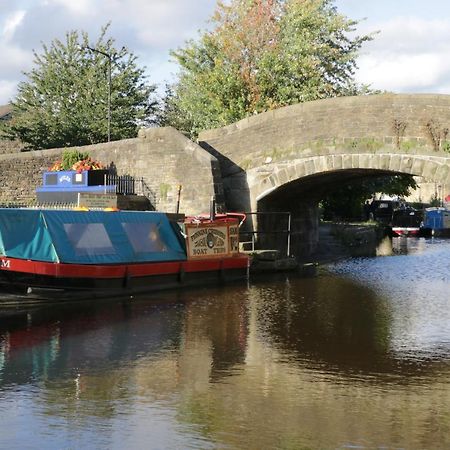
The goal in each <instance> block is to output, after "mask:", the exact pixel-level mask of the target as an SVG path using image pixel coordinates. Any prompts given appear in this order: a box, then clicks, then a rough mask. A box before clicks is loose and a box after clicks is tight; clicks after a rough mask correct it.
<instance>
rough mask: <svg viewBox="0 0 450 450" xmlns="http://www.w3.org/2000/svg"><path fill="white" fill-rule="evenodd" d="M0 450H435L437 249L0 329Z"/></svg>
mask: <svg viewBox="0 0 450 450" xmlns="http://www.w3.org/2000/svg"><path fill="white" fill-rule="evenodd" d="M0 448H2V449H3V448H5V449H15V448H17V449H25V448H26V449H34V448H39V449H41V448H45V449H63V448H64V449H66V448H67V449H78V448H83V449H91V448H95V449H124V448H129V449H141V448H142V449H255V450H256V449H287V450H292V449H355V448H357V449H359V448H362V449H366V448H367V449H368V448H371V449H372V448H390V449H391V448H395V449H397V448H399V449H400V448H401V449H448V448H450V241H445V240H441V241H440V240H438V239H435V240H424V239H418V240H413V239H407V240H406V239H405V240H403V241H395V242H394V254H393V255H392V256H384V257H377V258H360V259H351V260H348V261H342V262H337V263H333V264H330V265H329V266H327V267H326V268H322V269H321V270H320V271H319V273H318V275H317V276H316V277H311V278H300V277H296V276H292V275H291V276H286V275H281V276H278V277H266V278H265V279H261V280H252V281H251V282H250V283H249V284H235V285H231V286H226V287H221V288H208V289H195V290H186V291H184V292H176V293H175V292H166V293H163V294H158V295H153V296H152V297H146V298H135V299H132V300H127V301H117V302H114V303H112V302H103V303H100V304H91V303H83V304H81V305H75V304H74V305H66V306H58V307H57V306H53V307H50V306H48V307H41V308H38V309H35V310H32V311H28V312H17V313H16V314H14V315H10V316H8V317H6V316H5V315H3V316H2V317H1V318H0Z"/></svg>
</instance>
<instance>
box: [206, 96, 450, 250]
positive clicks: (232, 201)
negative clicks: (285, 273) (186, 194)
mask: <svg viewBox="0 0 450 450" xmlns="http://www.w3.org/2000/svg"><path fill="white" fill-rule="evenodd" d="M449 128H450V96H444V95H379V96H365V97H345V98H336V99H327V100H320V101H315V102H309V103H306V104H298V105H294V106H289V107H285V108H281V109H278V110H275V111H270V112H267V113H263V114H260V115H258V116H254V117H250V118H247V119H244V120H242V121H240V122H238V123H236V124H233V125H229V126H227V127H224V128H221V129H217V130H210V131H207V132H203V133H202V134H201V135H200V144H201V145H202V147H204V148H206V149H208V150H209V151H210V152H211V153H212V154H214V155H215V156H216V157H217V158H218V159H219V161H220V163H221V170H222V177H223V183H224V192H225V199H226V203H227V206H228V208H230V209H238V210H242V209H243V210H253V211H257V210H264V211H291V212H292V215H293V222H292V226H293V231H294V235H293V240H292V245H293V248H294V253H295V254H299V253H308V252H310V251H311V250H313V249H314V247H315V243H316V241H317V203H318V201H319V200H320V199H321V197H322V196H323V195H324V194H326V193H327V192H329V191H330V190H332V189H333V187H334V186H336V185H342V184H343V183H346V182H348V181H349V180H352V179H357V178H362V177H373V176H380V175H385V174H397V173H407V174H413V175H418V176H422V177H424V178H425V179H427V180H430V181H436V182H439V183H440V184H442V185H444V186H445V185H447V188H446V190H447V191H449V192H450V153H449V152H450V136H448V134H449ZM447 139H448V140H447ZM275 225H276V224H272V226H275ZM305 244H306V245H305Z"/></svg>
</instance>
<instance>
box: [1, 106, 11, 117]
mask: <svg viewBox="0 0 450 450" xmlns="http://www.w3.org/2000/svg"><path fill="white" fill-rule="evenodd" d="M11 113H12V106H11V105H0V120H6V119H8V118H9V116H10V115H11Z"/></svg>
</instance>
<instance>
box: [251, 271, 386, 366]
mask: <svg viewBox="0 0 450 450" xmlns="http://www.w3.org/2000/svg"><path fill="white" fill-rule="evenodd" d="M277 289H279V292H273V291H272V290H269V291H268V292H265V290H262V295H261V296H260V299H259V300H257V310H258V323H259V324H260V327H261V332H263V333H264V335H266V336H267V337H268V338H269V339H270V340H272V341H273V342H274V343H276V344H277V346H281V347H282V348H284V349H285V350H288V351H292V352H295V353H296V354H298V355H299V356H300V355H303V356H305V355H311V354H314V355H316V356H317V357H319V358H320V359H324V360H326V361H328V362H330V363H333V364H345V365H347V364H350V365H353V366H361V365H364V364H365V363H366V362H367V363H369V362H373V361H374V359H380V358H384V357H386V356H387V353H388V350H389V326H390V317H389V314H388V310H387V307H386V304H385V302H384V301H383V299H382V298H380V297H378V296H377V295H376V294H375V293H374V292H373V291H370V290H369V289H366V288H364V287H362V286H358V285H355V284H353V283H351V282H349V281H345V280H342V279H339V278H332V277H327V278H325V277H319V278H308V279H302V280H295V279H293V280H291V282H290V283H287V284H286V285H284V286H282V285H281V286H278V287H277ZM264 292H265V293H264Z"/></svg>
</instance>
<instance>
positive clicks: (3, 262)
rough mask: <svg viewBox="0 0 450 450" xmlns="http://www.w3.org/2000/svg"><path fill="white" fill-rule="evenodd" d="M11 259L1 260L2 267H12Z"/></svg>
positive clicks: (0, 265)
mask: <svg viewBox="0 0 450 450" xmlns="http://www.w3.org/2000/svg"><path fill="white" fill-rule="evenodd" d="M10 268H11V261H10V260H9V259H2V260H0V269H10Z"/></svg>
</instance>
